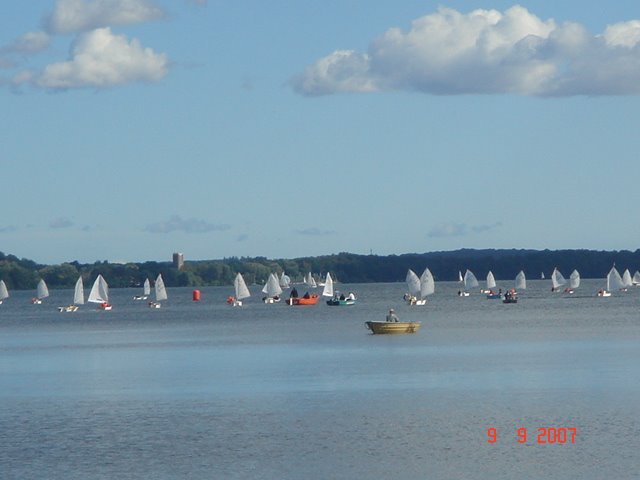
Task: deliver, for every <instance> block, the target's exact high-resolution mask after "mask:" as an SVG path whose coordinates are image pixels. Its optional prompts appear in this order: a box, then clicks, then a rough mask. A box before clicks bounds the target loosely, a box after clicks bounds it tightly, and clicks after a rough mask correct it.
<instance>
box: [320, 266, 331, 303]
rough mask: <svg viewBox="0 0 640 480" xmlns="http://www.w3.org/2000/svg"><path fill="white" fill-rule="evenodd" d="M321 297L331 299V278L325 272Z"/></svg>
mask: <svg viewBox="0 0 640 480" xmlns="http://www.w3.org/2000/svg"><path fill="white" fill-rule="evenodd" d="M322 296H323V297H329V298H331V297H333V278H331V274H330V273H329V272H327V276H326V277H325V279H324V288H323V289H322Z"/></svg>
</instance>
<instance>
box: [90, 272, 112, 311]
mask: <svg viewBox="0 0 640 480" xmlns="http://www.w3.org/2000/svg"><path fill="white" fill-rule="evenodd" d="M87 302H91V303H97V304H98V308H100V309H101V310H111V309H112V308H113V307H112V306H111V304H110V303H109V285H108V284H107V281H106V280H105V279H104V278H103V277H102V275H98V277H97V278H96V280H95V281H94V282H93V286H92V287H91V291H90V292H89V298H88V299H87Z"/></svg>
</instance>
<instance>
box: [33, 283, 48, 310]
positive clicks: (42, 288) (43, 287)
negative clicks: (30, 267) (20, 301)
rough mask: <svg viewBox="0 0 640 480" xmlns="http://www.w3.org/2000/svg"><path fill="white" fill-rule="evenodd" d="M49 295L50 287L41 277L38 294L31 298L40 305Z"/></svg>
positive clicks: (37, 289) (37, 288)
mask: <svg viewBox="0 0 640 480" xmlns="http://www.w3.org/2000/svg"><path fill="white" fill-rule="evenodd" d="M48 296H49V289H48V288H47V284H46V283H45V281H44V280H43V279H40V281H39V282H38V286H37V287H36V296H35V297H33V298H32V299H31V303H33V304H36V305H40V304H41V303H42V299H43V298H47V297H48Z"/></svg>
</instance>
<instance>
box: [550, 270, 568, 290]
mask: <svg viewBox="0 0 640 480" xmlns="http://www.w3.org/2000/svg"><path fill="white" fill-rule="evenodd" d="M565 283H567V281H566V280H565V278H564V277H563V276H562V274H561V273H560V270H558V269H557V268H554V269H553V273H552V274H551V286H552V287H553V289H554V290H557V289H558V288H559V287H561V286H562V285H564V284H565Z"/></svg>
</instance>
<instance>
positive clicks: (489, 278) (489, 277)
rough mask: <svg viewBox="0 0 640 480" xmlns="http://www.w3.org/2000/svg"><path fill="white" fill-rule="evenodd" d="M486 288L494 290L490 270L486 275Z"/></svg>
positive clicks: (494, 283)
mask: <svg viewBox="0 0 640 480" xmlns="http://www.w3.org/2000/svg"><path fill="white" fill-rule="evenodd" d="M487 288H496V279H495V277H494V276H493V273H492V272H491V270H489V273H487Z"/></svg>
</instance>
